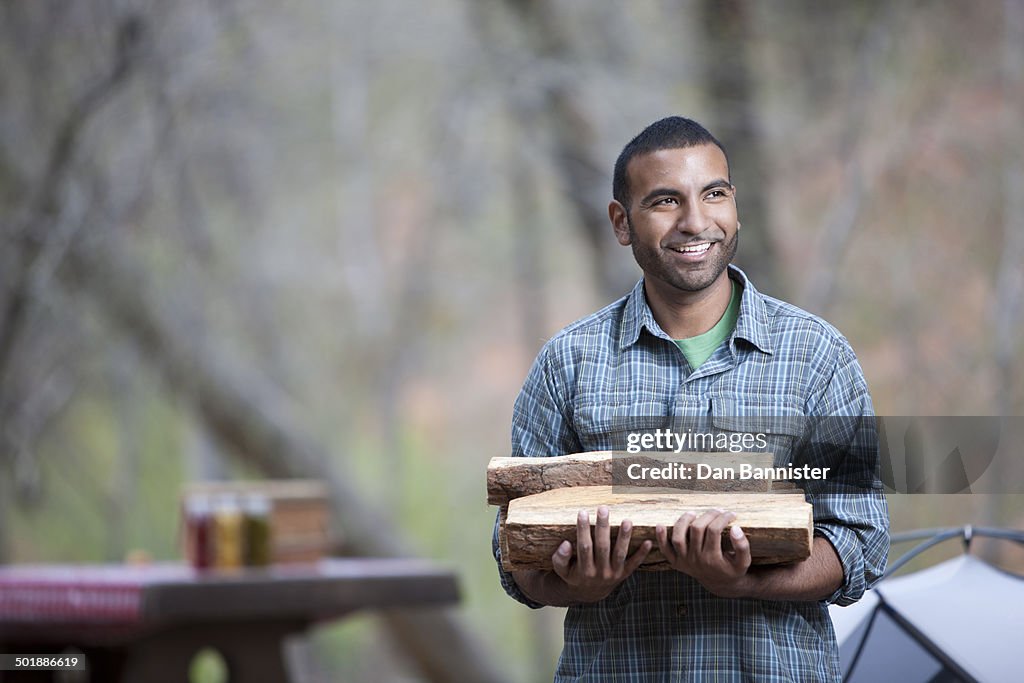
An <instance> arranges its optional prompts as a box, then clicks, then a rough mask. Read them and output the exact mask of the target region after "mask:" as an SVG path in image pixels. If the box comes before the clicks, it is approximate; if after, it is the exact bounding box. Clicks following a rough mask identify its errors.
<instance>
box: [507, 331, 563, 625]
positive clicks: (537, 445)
mask: <svg viewBox="0 0 1024 683" xmlns="http://www.w3.org/2000/svg"><path fill="white" fill-rule="evenodd" d="M550 353H551V348H550V342H549V343H548V345H546V346H545V347H544V349H543V350H541V352H540V354H539V355H538V356H537V359H536V360H535V361H534V363H533V367H532V368H530V373H529V375H527V377H526V382H524V383H523V388H522V390H521V391H520V392H519V397H518V398H517V399H516V403H515V407H514V408H513V411H512V455H513V457H546V456H550V455H564V454H566V453H575V452H578V451H579V450H580V444H579V438H578V437H577V436H576V432H575V430H574V429H573V428H572V423H571V421H570V419H569V413H568V411H567V410H566V407H565V403H564V401H563V400H562V399H561V398H560V397H561V396H563V395H564V393H563V392H561V391H560V390H559V387H558V385H557V383H556V382H555V380H554V377H553V374H552V373H551V371H550V367H549V357H550ZM491 550H492V553H493V555H494V560H495V562H496V563H497V565H498V575H499V578H500V580H501V587H502V588H503V589H504V590H505V592H506V593H508V594H509V595H510V596H511V597H512V598H514V599H516V600H518V601H519V602H521V603H523V604H524V605H526V606H528V607H531V608H533V609H537V608H539V607H543V606H544V605H543V604H541V603H539V602H536V601H534V600H531V599H530V598H529V597H527V596H526V594H524V593H523V592H522V590H520V588H519V586H518V585H517V584H516V582H515V581H514V580H513V579H512V575H511V574H510V573H509V572H507V571H505V570H504V569H503V568H502V566H501V547H500V545H499V543H498V519H497V518H496V519H495V521H494V533H493V535H492V538H491Z"/></svg>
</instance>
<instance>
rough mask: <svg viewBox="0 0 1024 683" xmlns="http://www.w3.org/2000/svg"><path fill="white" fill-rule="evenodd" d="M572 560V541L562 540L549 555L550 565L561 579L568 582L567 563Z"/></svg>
mask: <svg viewBox="0 0 1024 683" xmlns="http://www.w3.org/2000/svg"><path fill="white" fill-rule="evenodd" d="M571 560H572V543H569V541H562V543H561V545H559V546H558V548H557V549H556V550H555V552H554V554H553V555H552V556H551V566H552V567H553V568H554V570H555V573H556V574H558V576H560V577H561V578H562V581H565V582H566V583H569V563H570V562H571Z"/></svg>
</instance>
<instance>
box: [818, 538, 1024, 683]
mask: <svg viewBox="0 0 1024 683" xmlns="http://www.w3.org/2000/svg"><path fill="white" fill-rule="evenodd" d="M976 536H990V537H996V538H1004V539H1008V540H1013V541H1017V542H1020V543H1024V532H1017V531H1010V530H1005V529H972V528H971V527H969V526H968V527H964V528H962V529H942V530H929V531H924V532H914V533H912V534H906V535H903V537H902V538H901V537H900V536H894V537H893V542H899V541H901V540H915V539H920V538H928V537H930V538H929V540H927V541H926V542H924V543H922V544H921V545H919V546H918V547H917V548H915V549H914V550H912V551H910V552H909V553H907V555H905V556H903V557H902V558H900V560H898V561H897V562H895V563H893V565H892V566H891V567H890V568H889V569H888V570H887V571H886V574H885V577H883V579H882V580H881V581H879V583H878V584H877V585H876V586H875V588H874V590H872V591H868V592H867V593H866V594H865V595H864V598H863V599H861V600H860V602H858V603H856V604H855V605H851V606H850V607H836V606H832V607H831V608H830V612H831V614H832V621H833V623H834V624H835V629H836V638H837V640H838V641H839V651H840V660H841V663H842V668H843V673H844V679H845V680H846V681H847V683H877V682H878V681H900V682H901V683H917V682H920V683H926V682H927V683H953V682H958V681H968V682H973V681H978V682H980V683H1002V682H1003V681H1007V682H1010V681H1024V663H1022V655H1024V577H1021V576H1017V575H1015V574H1009V573H1007V572H1004V571H1002V570H1000V569H997V568H995V567H993V566H992V565H990V564H988V563H986V562H984V561H982V560H980V559H978V558H977V557H974V556H973V555H971V554H970V541H971V539H972V538H973V537H976ZM957 537H959V538H962V539H963V541H964V547H965V554H964V555H961V556H960V557H956V558H954V559H951V560H948V561H946V562H942V563H941V564H938V565H935V566H933V567H930V568H928V569H924V570H922V571H918V572H915V573H913V574H908V575H905V576H899V577H892V574H893V573H895V571H896V570H898V569H899V568H900V567H902V566H903V565H904V564H906V562H907V561H909V560H910V559H911V558H912V557H914V556H916V555H918V554H920V553H921V552H923V551H924V550H926V549H927V548H930V547H932V546H934V545H936V544H937V543H939V542H941V541H944V540H948V539H950V538H957Z"/></svg>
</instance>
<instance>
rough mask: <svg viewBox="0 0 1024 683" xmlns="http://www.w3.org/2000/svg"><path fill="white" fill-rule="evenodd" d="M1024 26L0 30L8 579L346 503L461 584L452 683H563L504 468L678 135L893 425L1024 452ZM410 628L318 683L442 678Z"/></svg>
mask: <svg viewBox="0 0 1024 683" xmlns="http://www.w3.org/2000/svg"><path fill="white" fill-rule="evenodd" d="M1022 15H1024V5H1022V3H1021V1H1020V0H1004V1H1003V2H986V3H968V2H955V1H953V0H942V1H936V2H901V3H888V2H881V1H880V0H861V1H858V2H846V3H821V2H814V1H813V0H780V1H777V2H771V3H755V2H751V1H749V0H726V1H723V2H716V1H712V0H640V1H637V2H631V3H615V2H603V1H602V2H575V1H570V0H555V1H551V2H544V1H541V0H504V1H503V2H494V3H474V2H467V1H465V0H435V1H433V2H429V3H412V2H402V1H401V0H377V1H376V2H373V3H361V2H318V1H316V0H300V1H299V2H291V3H283V4H282V3H267V2H259V1H256V2H245V3H241V2H233V1H231V0H229V1H227V2H205V1H202V0H182V1H181V2H175V3H161V2H154V1H151V0H107V1H104V2H99V1H95V0H90V1H88V2H75V3H67V2H53V1H49V0H48V1H42V2H14V1H8V2H2V3H0V102H2V107H0V219H2V223H0V226H2V232H0V561H4V562H33V561H60V562H65V561H82V562H111V561H120V560H122V559H123V558H124V557H125V556H126V554H127V553H130V552H132V551H144V552H145V553H148V554H149V555H150V556H152V557H153V558H156V559H159V560H164V559H173V558H176V557H177V556H178V548H177V542H176V532H177V509H176V501H177V496H178V490H179V486H180V484H181V483H182V482H184V481H188V480H194V479H206V478H234V477H263V476H317V477H323V478H325V479H328V480H330V481H331V482H332V487H333V491H334V495H335V499H336V503H337V506H338V516H339V520H338V521H339V527H340V528H341V529H342V530H343V532H344V535H345V538H346V539H347V542H348V548H347V549H348V551H350V552H356V553H360V552H364V553H370V554H374V553H407V554H416V555H422V556H426V557H431V558H435V559H437V560H440V561H442V562H445V563H447V564H449V565H451V566H453V567H454V568H456V569H457V570H458V572H459V574H460V577H461V581H462V586H463V589H464V596H465V597H464V601H463V604H462V605H461V606H460V607H459V609H458V610H454V611H451V612H449V613H447V614H446V615H445V616H444V618H445V619H446V621H445V622H444V623H446V624H447V625H448V627H450V629H451V630H450V631H444V630H443V629H441V630H437V631H436V632H435V635H437V637H439V638H441V640H440V641H434V645H439V646H442V647H443V648H447V650H443V651H441V652H440V654H441V657H442V659H443V658H444V657H445V655H450V658H451V659H456V660H460V661H468V662H469V664H468V665H467V666H470V668H469V669H465V670H462V673H461V674H460V675H464V676H469V677H468V678H462V679H461V680H476V679H479V680H483V679H484V678H490V679H493V680H507V681H533V680H537V681H540V680H548V679H549V678H550V675H551V671H552V669H553V662H554V658H555V657H556V656H557V653H558V650H559V649H560V643H561V632H560V622H561V612H560V611H559V610H554V609H546V610H541V611H539V612H531V611H528V610H526V609H525V608H522V607H521V606H519V605H517V604H516V603H514V602H512V601H511V600H509V599H508V598H506V597H505V596H504V595H503V593H502V592H501V590H500V588H499V586H498V582H497V577H496V575H495V571H494V567H493V562H492V560H491V558H490V547H489V543H490V530H491V526H492V523H493V513H494V510H493V509H489V508H488V507H487V506H486V504H485V502H484V501H485V494H484V487H483V483H484V468H485V465H486V462H487V460H488V459H489V458H490V457H491V456H494V455H500V454H504V453H506V452H507V449H508V431H509V430H508V421H509V416H510V412H511V405H512V401H513V400H514V398H515V395H516V393H517V391H518V389H519V386H520V383H521V382H522V379H523V377H524V376H525V373H526V370H527V369H528V367H529V364H530V362H531V361H532V358H533V356H534V355H535V354H536V352H537V351H538V349H539V347H540V345H541V344H542V343H543V341H544V340H545V339H547V338H548V337H549V336H551V335H552V334H553V333H554V332H556V331H557V330H558V329H559V328H561V327H562V326H563V325H565V324H567V323H568V322H570V321H572V320H574V319H576V318H579V317H582V316H583V315H585V314H587V313H588V312H590V311H592V310H595V309H596V308H598V307H600V306H602V305H604V304H605V303H607V302H608V301H610V300H612V299H613V298H617V297H618V296H621V295H622V294H623V293H625V292H626V291H627V289H628V287H629V286H630V285H631V284H632V282H634V281H635V279H636V277H637V276H638V274H639V273H638V271H637V269H636V267H635V265H634V263H633V261H632V258H631V256H630V254H629V252H628V251H627V250H622V249H620V248H618V247H617V245H616V244H615V242H614V240H613V238H612V233H611V230H610V228H609V226H608V225H607V218H606V206H607V202H608V200H609V198H610V184H611V180H610V177H611V167H612V164H613V162H614V159H615V156H616V155H617V153H618V151H619V150H620V149H621V147H622V145H623V144H624V143H625V142H626V141H628V139H629V138H630V137H632V136H633V135H634V134H636V133H637V132H638V131H639V130H640V129H641V128H642V127H644V126H645V125H646V124H648V123H650V122H651V121H653V120H655V119H657V118H660V117H662V116H665V115H668V114H682V115H686V116H690V117H692V118H695V119H697V120H699V121H701V122H703V123H704V124H705V125H707V126H708V127H709V128H710V129H711V130H712V132H714V133H715V134H716V135H717V136H718V137H719V138H720V139H721V140H722V141H723V142H724V144H725V145H726V147H727V149H729V151H730V157H731V161H732V172H733V179H734V181H735V182H736V184H737V186H738V188H739V200H740V216H741V219H742V221H743V224H744V231H743V237H744V241H743V244H742V245H741V250H740V259H739V262H740V264H741V265H742V266H743V267H745V268H746V269H747V270H748V272H749V273H750V274H751V276H752V277H753V279H754V282H755V283H756V284H757V285H758V286H759V288H760V289H761V290H762V291H765V292H767V293H770V294H773V295H776V296H780V297H782V298H786V299H788V300H790V301H792V302H794V303H796V304H798V305H801V306H803V307H805V308H808V309H809V310H811V311H812V312H815V313H819V314H821V315H823V316H824V317H826V318H827V319H829V320H830V321H831V322H832V323H834V324H835V325H836V326H837V327H839V328H840V329H841V330H842V331H843V332H844V333H845V334H846V336H847V337H848V338H849V339H850V340H851V342H852V344H853V346H854V348H855V349H856V350H857V352H858V356H859V358H860V360H861V363H862V365H863V367H864V370H865V373H866V375H867V377H868V380H869V383H870V386H871V388H872V393H873V396H874V400H875V404H876V409H877V411H878V412H879V413H880V414H895V415H915V414H922V415H987V414H991V415H1000V414H1002V415H1019V414H1021V410H1022V403H1024V390H1022V389H1021V379H1022V376H1024V363H1022V361H1021V356H1022V354H1021V351H1022V335H1021V332H1022V322H1021V321H1022V302H1021V296H1022V293H1024V284H1022V279H1024V274H1022V266H1021V263H1022V259H1024V224H1022V223H1024V206H1022V203H1024V193H1022V191H1021V190H1022V188H1024V169H1022V165H1024V154H1022V152H1024V150H1022V146H1024V117H1022V116H1021V112H1022V106H1021V105H1022V98H1024V28H1022V26H1024V19H1022ZM1017 452H1019V450H1018V451H1017ZM1013 460H1016V462H1014V461H1013ZM1013 460H1011V461H1006V460H1004V461H1001V462H1000V463H997V464H998V466H999V467H1000V468H1002V469H1001V470H1000V471H999V472H998V474H999V476H1004V477H1017V478H1020V477H1021V476H1024V472H1021V469H1022V468H1021V467H1020V466H1019V465H1020V462H1019V459H1013ZM892 519H893V527H894V529H906V528H915V527H920V526H932V525H936V526H938V525H947V524H964V523H968V522H973V523H986V524H993V525H1003V526H1014V527H1018V528H1019V527H1021V526H1022V525H1024V506H1022V504H1021V501H1020V497H1019V496H942V497H930V496H913V497H903V498H901V499H893V501H892ZM385 537H386V538H385ZM980 543H981V542H980V541H979V544H980ZM981 550H982V552H987V553H988V555H989V556H990V558H991V559H993V560H994V561H996V562H999V563H1001V564H1003V565H1004V566H1010V567H1014V566H1016V567H1018V568H1020V567H1021V566H1022V564H1024V562H1022V558H1021V557H1019V556H1014V555H1012V554H1010V553H1009V552H1008V551H1006V550H998V549H996V548H990V549H988V550H986V549H985V547H982V548H981ZM950 552H955V549H953V550H951V551H950ZM932 559H934V558H932ZM396 624H397V622H395V621H394V620H392V619H390V618H389V617H378V616H362V617H358V618H354V619H351V620H348V621H346V622H343V623H341V624H339V625H336V626H330V627H324V628H322V629H320V630H319V631H318V632H317V634H316V636H315V637H314V638H313V639H312V641H311V645H310V648H309V656H310V657H311V658H312V660H313V661H314V662H315V667H314V669H315V670H316V671H319V674H318V675H319V676H321V677H322V679H323V680H335V679H337V678H339V677H345V680H352V681H378V680H421V679H427V678H433V679H436V680H444V675H445V674H438V673H436V670H435V672H434V673H425V671H429V670H431V669H430V665H428V664H427V665H425V664H424V663H423V661H422V659H421V656H420V655H403V654H402V653H403V652H416V651H417V650H416V647H415V646H412V647H410V645H409V640H408V638H409V637H410V636H409V629H408V628H406V629H404V631H403V628H402V627H401V625H396ZM419 630H421V631H422V630H430V631H433V630H434V629H422V628H421V629H419ZM403 633H404V635H403ZM427 635H428V636H429V635H430V634H427ZM422 637H424V636H423V635H422V634H421V635H420V636H413V638H414V639H415V638H422ZM421 642H422V640H421ZM467 653H468V654H467ZM470 654H471V655H473V656H469V655H470ZM474 657H475V658H476V659H474ZM474 661H478V662H479V661H484V662H488V663H489V664H487V665H486V666H482V668H477V669H473V668H472V667H473V666H474V664H473V662H474ZM443 666H447V665H443ZM451 666H454V667H456V668H455V669H453V670H454V671H459V669H458V668H457V667H458V664H455V665H451ZM488 667H489V668H488ZM453 670H449V672H448V675H452V671H453ZM485 670H486V675H485V673H482V672H484V671H485ZM467 671H468V672H469V673H467ZM474 672H475V673H474ZM453 680H454V679H453Z"/></svg>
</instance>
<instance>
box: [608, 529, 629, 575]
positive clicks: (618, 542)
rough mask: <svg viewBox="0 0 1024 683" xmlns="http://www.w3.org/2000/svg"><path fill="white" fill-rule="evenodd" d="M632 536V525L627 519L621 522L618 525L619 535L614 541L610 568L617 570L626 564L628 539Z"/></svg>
mask: <svg viewBox="0 0 1024 683" xmlns="http://www.w3.org/2000/svg"><path fill="white" fill-rule="evenodd" d="M632 536H633V523H632V522H630V521H629V520H628V519H624V520H622V524H620V525H619V533H618V536H617V537H616V539H615V551H614V553H613V556H612V567H613V568H615V569H618V568H619V567H622V566H623V565H624V564H625V562H626V557H627V556H628V555H629V539H630V538H632Z"/></svg>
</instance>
